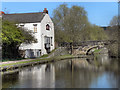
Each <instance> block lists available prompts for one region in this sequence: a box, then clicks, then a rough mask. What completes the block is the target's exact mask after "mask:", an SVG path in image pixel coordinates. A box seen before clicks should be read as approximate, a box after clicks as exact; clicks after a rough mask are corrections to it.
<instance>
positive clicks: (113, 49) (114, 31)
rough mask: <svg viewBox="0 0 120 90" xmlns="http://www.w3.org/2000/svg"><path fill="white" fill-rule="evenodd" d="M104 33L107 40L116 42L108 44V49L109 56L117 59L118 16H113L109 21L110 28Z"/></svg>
mask: <svg viewBox="0 0 120 90" xmlns="http://www.w3.org/2000/svg"><path fill="white" fill-rule="evenodd" d="M106 33H107V35H108V37H109V40H116V41H117V42H116V43H113V44H110V45H109V46H108V48H109V49H110V56H114V57H118V55H119V53H120V52H118V43H119V42H120V41H119V40H118V36H119V35H118V33H119V32H118V16H114V17H113V18H112V20H111V21H110V27H108V28H107V30H106Z"/></svg>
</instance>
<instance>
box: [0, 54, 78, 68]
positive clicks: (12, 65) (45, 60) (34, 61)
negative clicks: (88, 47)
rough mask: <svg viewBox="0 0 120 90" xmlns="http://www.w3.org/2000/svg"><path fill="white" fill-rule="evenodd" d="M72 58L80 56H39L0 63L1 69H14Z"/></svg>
mask: <svg viewBox="0 0 120 90" xmlns="http://www.w3.org/2000/svg"><path fill="white" fill-rule="evenodd" d="M71 58H78V57H77V56H73V55H62V56H57V57H51V58H41V59H40V58H39V59H31V60H24V61H17V62H12V63H3V64H2V65H0V67H1V70H3V69H5V70H7V69H11V68H12V69H14V68H15V67H21V66H23V67H24V66H28V65H34V64H42V63H48V62H54V61H59V60H64V59H71Z"/></svg>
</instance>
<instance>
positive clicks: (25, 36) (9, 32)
mask: <svg viewBox="0 0 120 90" xmlns="http://www.w3.org/2000/svg"><path fill="white" fill-rule="evenodd" d="M0 34H1V37H2V58H3V59H6V58H9V59H12V58H20V55H19V46H20V45H21V43H32V42H33V41H34V42H36V39H35V38H34V37H33V36H32V35H31V32H29V31H27V30H24V29H22V28H19V27H18V26H17V25H16V23H14V22H9V21H2V32H1V33H0Z"/></svg>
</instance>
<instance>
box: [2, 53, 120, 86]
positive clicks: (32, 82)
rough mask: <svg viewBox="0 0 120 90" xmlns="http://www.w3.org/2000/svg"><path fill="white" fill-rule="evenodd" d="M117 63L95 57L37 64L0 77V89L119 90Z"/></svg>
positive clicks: (101, 56)
mask: <svg viewBox="0 0 120 90" xmlns="http://www.w3.org/2000/svg"><path fill="white" fill-rule="evenodd" d="M119 64H120V63H119V62H118V60H117V59H111V58H109V57H108V55H107V54H106V55H105V54H104V55H98V56H96V57H94V58H93V59H86V58H76V59H67V60H62V61H58V62H53V63H48V64H40V65H36V66H31V67H27V68H22V69H19V70H18V71H15V72H12V73H3V74H2V88H120V72H119V71H120V70H119Z"/></svg>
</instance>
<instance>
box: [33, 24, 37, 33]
mask: <svg viewBox="0 0 120 90" xmlns="http://www.w3.org/2000/svg"><path fill="white" fill-rule="evenodd" d="M33 26H34V32H37V24H33Z"/></svg>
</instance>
